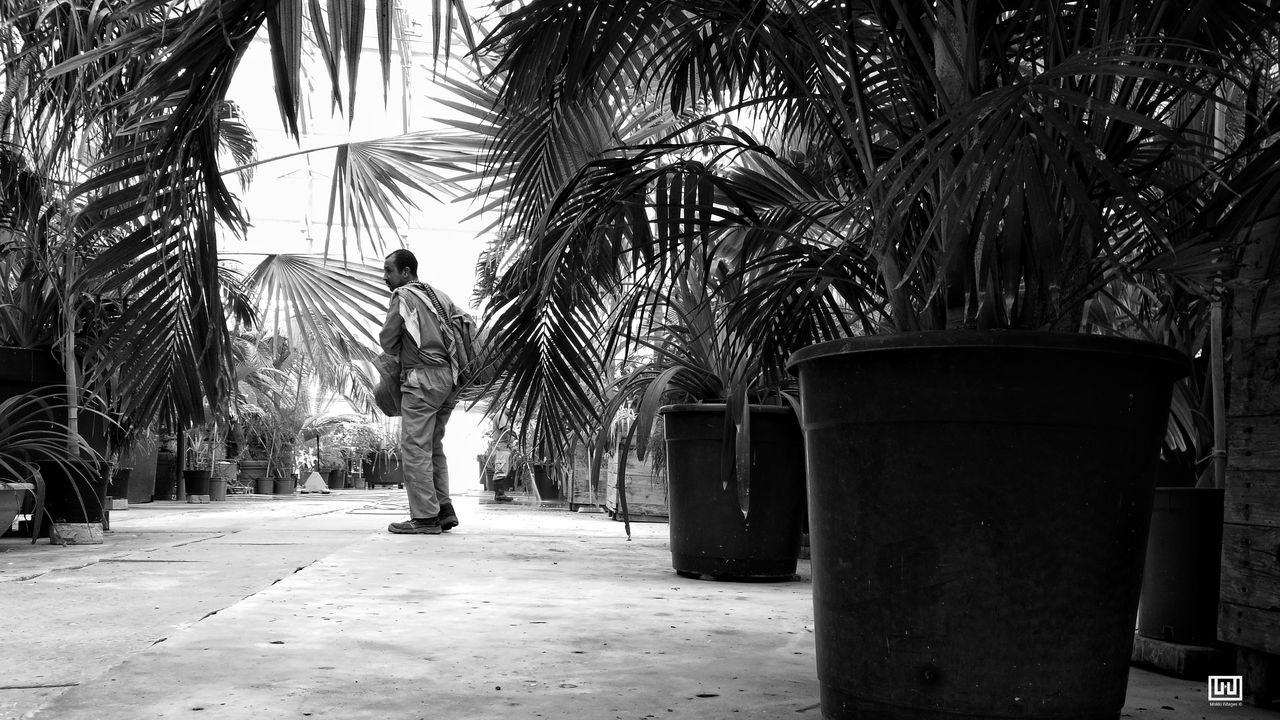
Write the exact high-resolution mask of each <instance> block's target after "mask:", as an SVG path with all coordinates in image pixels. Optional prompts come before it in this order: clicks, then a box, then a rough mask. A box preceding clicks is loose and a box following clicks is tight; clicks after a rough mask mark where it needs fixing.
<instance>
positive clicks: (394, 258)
mask: <svg viewBox="0 0 1280 720" xmlns="http://www.w3.org/2000/svg"><path fill="white" fill-rule="evenodd" d="M417 279H418V258H416V257H414V256H413V253H411V252H409V251H408V250H405V249H404V248H401V249H399V250H396V251H394V252H392V253H391V254H390V255H388V256H387V259H386V260H384V261H382V281H383V282H385V283H386V284H387V289H388V290H395V289H396V288H398V287H400V286H402V285H407V284H408V283H411V282H414V281H415V280H417Z"/></svg>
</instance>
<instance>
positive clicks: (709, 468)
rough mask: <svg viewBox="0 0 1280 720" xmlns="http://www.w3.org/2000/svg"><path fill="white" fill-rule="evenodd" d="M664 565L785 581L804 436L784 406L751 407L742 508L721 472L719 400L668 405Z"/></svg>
mask: <svg viewBox="0 0 1280 720" xmlns="http://www.w3.org/2000/svg"><path fill="white" fill-rule="evenodd" d="M659 412H660V413H661V414H662V416H663V418H664V419H665V421H666V442H667V471H668V477H669V488H670V490H669V496H668V500H669V513H670V515H669V518H670V519H669V530H670V533H671V564H672V566H673V567H674V568H675V570H676V572H677V573H680V574H682V575H690V576H701V575H710V576H712V577H718V578H725V579H733V578H741V579H790V578H791V577H792V576H794V575H795V572H796V559H797V558H798V557H799V551H800V526H801V518H802V514H803V512H804V487H805V482H804V440H803V436H802V435H801V433H800V425H799V423H798V422H797V420H796V416H795V413H793V412H792V411H791V410H790V408H781V407H765V406H752V407H751V458H752V461H751V481H750V505H749V510H750V511H749V513H748V514H747V515H746V516H745V517H744V516H743V513H742V510H741V507H740V505H739V502H738V490H737V485H736V484H735V483H734V482H730V483H729V484H728V486H727V487H726V486H725V483H724V480H723V475H722V473H721V469H720V458H721V457H722V455H723V452H722V448H723V447H724V444H725V442H727V435H726V428H725V412H726V411H725V406H724V405H723V404H705V405H668V406H666V407H664V408H662V409H661V410H659Z"/></svg>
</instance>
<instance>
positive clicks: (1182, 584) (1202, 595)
mask: <svg viewBox="0 0 1280 720" xmlns="http://www.w3.org/2000/svg"><path fill="white" fill-rule="evenodd" d="M1224 495H1225V491H1224V490H1221V489H1215V488H1194V487H1190V488H1186V487H1180V488H1156V493H1155V503H1154V505H1153V507H1152V509H1151V531H1150V535H1149V536H1148V537H1149V540H1148V542H1147V561H1146V570H1145V571H1144V572H1143V575H1142V596H1141V599H1140V600H1139V602H1138V634H1139V635H1142V636H1143V637H1149V638H1154V639H1156V640H1166V641H1168V642H1175V643H1181V644H1184V645H1203V646H1210V645H1216V644H1217V643H1218V574H1219V572H1220V570H1221V566H1222V510H1223V499H1224Z"/></svg>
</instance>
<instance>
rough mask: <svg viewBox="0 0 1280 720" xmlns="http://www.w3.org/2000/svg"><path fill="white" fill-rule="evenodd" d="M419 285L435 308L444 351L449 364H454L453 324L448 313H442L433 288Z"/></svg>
mask: <svg viewBox="0 0 1280 720" xmlns="http://www.w3.org/2000/svg"><path fill="white" fill-rule="evenodd" d="M419 284H420V285H422V289H423V290H425V291H426V293H427V297H428V298H431V304H432V305H433V306H435V311H436V317H438V318H439V319H440V335H441V337H443V338H444V349H445V351H447V352H448V353H449V362H450V363H453V364H456V363H455V362H454V358H453V324H452V322H451V321H450V318H449V313H447V312H445V311H444V303H442V302H440V298H439V297H438V296H437V295H436V291H435V289H434V288H432V287H431V286H430V285H428V284H426V283H419Z"/></svg>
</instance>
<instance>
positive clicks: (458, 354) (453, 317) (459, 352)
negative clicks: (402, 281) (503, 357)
mask: <svg viewBox="0 0 1280 720" xmlns="http://www.w3.org/2000/svg"><path fill="white" fill-rule="evenodd" d="M423 287H424V288H426V291H427V297H429V298H431V304H432V305H434V306H435V309H436V314H437V315H438V316H439V317H443V318H448V321H449V332H447V333H442V334H443V335H444V336H445V344H446V345H447V346H448V350H449V358H450V360H452V361H453V364H454V367H456V368H458V386H459V387H467V386H481V387H483V386H485V385H488V384H489V383H490V382H492V381H493V378H494V376H495V375H497V367H496V365H497V364H496V363H495V362H492V360H491V359H490V358H489V357H487V355H486V353H485V339H486V338H485V335H486V333H485V331H484V329H483V328H481V327H480V326H479V324H477V323H476V319H475V318H473V317H471V315H470V314H469V313H466V312H463V311H462V310H458V311H457V312H455V313H453V314H449V313H446V312H445V309H444V304H443V303H441V302H440V298H439V297H437V296H436V291H435V290H434V289H433V288H432V287H431V286H430V285H427V284H426V283H423Z"/></svg>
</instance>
